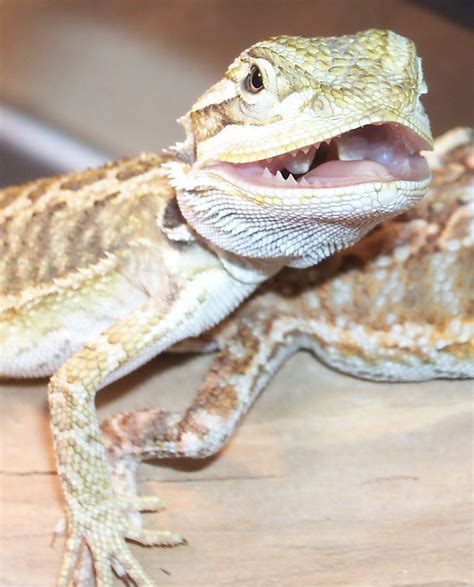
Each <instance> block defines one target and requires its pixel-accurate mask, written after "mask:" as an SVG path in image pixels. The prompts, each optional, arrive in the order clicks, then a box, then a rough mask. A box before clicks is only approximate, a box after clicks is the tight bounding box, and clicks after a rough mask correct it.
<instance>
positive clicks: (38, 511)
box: [0, 353, 474, 587]
mask: <svg viewBox="0 0 474 587" xmlns="http://www.w3.org/2000/svg"><path fill="white" fill-rule="evenodd" d="M208 363H209V357H194V358H190V357H172V356H168V357H162V358H158V359H156V360H155V361H154V362H153V363H151V364H150V365H148V366H146V367H145V368H143V369H141V370H140V371H139V372H138V373H135V374H132V375H131V376H129V377H128V378H126V379H125V380H123V381H120V382H116V383H115V384H113V385H112V386H111V387H110V388H109V389H107V390H105V391H104V392H102V394H101V397H100V400H99V403H100V414H101V415H102V416H104V415H105V414H109V413H111V412H115V411H117V410H122V409H125V408H127V409H129V408H132V407H139V406H145V405H155V406H158V405H159V406H161V407H169V408H174V409H180V408H183V407H184V406H185V405H186V404H187V402H188V401H189V397H190V396H191V393H192V391H193V389H195V388H196V381H198V380H199V377H201V376H202V375H203V373H204V372H205V369H206V366H207V365H208ZM0 404H1V435H2V437H1V460H2V463H1V469H2V476H1V490H2V502H1V507H2V509H1V536H0V540H1V544H0V550H1V557H2V560H1V575H0V584H1V586H2V587H48V586H52V585H53V584H54V577H55V573H56V569H57V566H58V561H59V558H60V555H61V549H62V542H63V541H62V538H58V539H57V540H56V541H55V543H54V545H52V536H53V530H54V527H55V526H56V523H57V521H58V518H59V517H60V515H61V508H62V496H61V492H60V488H59V483H58V479H57V476H56V473H55V467H54V459H53V454H52V451H51V439H50V435H49V428H48V415H47V405H46V382H45V381H41V382H28V383H25V382H23V383H6V384H4V385H3V386H2V388H1V390H0ZM473 415H474V410H473V395H472V384H471V383H469V382H455V383H453V382H430V383H424V384H396V385H395V384H394V385H382V384H375V383H368V382H364V381H358V380H355V379H352V378H349V377H345V376H343V375H339V374H337V373H334V372H332V371H330V370H328V369H327V368H325V367H324V366H322V365H320V364H319V363H317V362H316V361H314V360H313V359H312V358H311V357H310V355H308V354H305V353H300V354H298V355H297V356H296V357H294V358H293V359H292V360H290V361H289V362H288V363H287V364H286V366H285V368H284V369H283V370H282V371H281V372H280V373H279V375H278V376H277V378H276V379H275V380H274V381H273V383H272V385H271V386H270V387H269V388H268V389H267V390H266V392H265V394H264V395H263V396H262V398H261V399H260V401H259V402H258V403H257V405H256V406H255V408H254V409H253V411H252V412H251V414H250V415H249V417H248V418H247V420H246V421H245V422H244V424H243V426H242V427H241V428H240V430H239V433H238V435H237V436H236V437H235V438H234V439H233V440H232V442H231V443H230V445H229V446H228V447H227V449H226V450H225V451H224V452H223V453H222V454H220V455H219V456H218V457H217V458H215V459H211V460H208V461H206V462H204V463H185V464H182V465H176V463H174V464H172V465H173V466H170V464H167V465H166V466H163V465H158V464H156V463H155V464H144V465H143V466H142V467H141V469H140V479H141V492H142V493H146V494H150V493H153V494H157V495H160V496H161V497H162V498H163V499H164V500H165V501H166V503H167V505H168V509H167V510H166V511H165V512H164V513H161V514H159V515H148V518H147V524H148V525H150V526H155V527H158V526H161V527H166V528H169V529H173V530H176V531H179V532H181V533H183V534H184V535H185V536H186V538H187V539H188V541H189V544H188V545H187V546H182V547H179V548H175V549H159V548H151V549H145V548H141V547H139V546H136V547H133V550H134V552H135V553H136V556H137V557H138V558H139V560H140V561H141V562H142V563H143V565H144V567H145V568H146V569H147V570H148V572H149V573H150V574H151V575H152V576H153V577H154V578H155V580H156V582H157V584H158V585H159V586H166V585H169V586H180V587H186V586H220V585H225V586H229V585H235V586H237V585H239V586H241V585H243V586H246V585H248V586H252V587H253V586H258V587H264V586H265V587H266V586H275V585H281V586H291V587H295V586H300V585H311V586H324V587H326V586H364V587H371V586H374V587H379V586H380V587H386V586H387V587H388V586H393V587H395V586H396V587H402V586H410V587H414V586H416V587H422V586H425V587H426V586H430V587H435V586H436V587H448V586H449V587H461V586H463V587H466V586H468V585H473V584H474V578H473V564H474V562H473V530H474V528H473V509H472V508H473V503H472V489H473V444H472V442H473ZM117 584H119V582H118V581H117Z"/></svg>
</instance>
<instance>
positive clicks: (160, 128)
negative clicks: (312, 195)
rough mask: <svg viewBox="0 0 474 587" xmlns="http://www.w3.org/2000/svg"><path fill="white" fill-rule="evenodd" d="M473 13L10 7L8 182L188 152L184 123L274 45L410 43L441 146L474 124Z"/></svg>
mask: <svg viewBox="0 0 474 587" xmlns="http://www.w3.org/2000/svg"><path fill="white" fill-rule="evenodd" d="M473 7H474V2H472V0H438V1H436V0H333V1H332V2H328V1H327V0H229V1H225V0H174V1H172V0H168V1H165V0H162V1H160V0H128V1H126V0H102V1H100V0H94V1H88V0H75V1H72V0H69V1H68V0H62V1H61V2H59V1H51V0H31V1H29V0H4V1H3V2H1V3H0V10H1V15H0V16H1V19H0V51H1V53H0V57H1V88H0V89H1V102H2V109H1V110H0V148H1V153H0V162H1V178H0V180H1V181H2V183H3V185H6V184H10V183H15V182H18V181H21V180H24V179H29V178H32V177H35V176H38V175H42V174H46V173H52V172H55V171H63V170H68V169H73V168H76V169H79V168H84V167H87V166H90V165H96V164H98V163H100V162H101V161H102V160H103V159H106V158H113V157H119V156H123V155H134V154H137V153H139V152H140V151H144V150H152V151H156V150H159V149H161V148H163V147H166V146H168V145H170V144H172V143H173V142H175V141H176V140H180V139H181V138H182V136H183V135H182V131H181V129H180V127H179V126H178V125H177V124H176V122H175V120H176V118H178V117H179V116H180V115H182V114H184V113H185V112H186V111H187V109H188V108H189V106H190V105H191V104H192V103H193V101H194V100H195V98H196V97H197V96H198V95H199V94H200V93H202V92H203V91H204V90H205V89H206V88H207V87H208V86H209V85H210V84H211V83H213V82H214V81H216V80H217V79H219V78H220V77H221V74H222V72H223V71H224V69H225V68H226V66H227V65H228V64H229V63H230V62H231V61H232V60H233V58H234V57H235V56H236V55H237V54H238V53H239V52H240V51H241V50H243V49H244V48H246V47H247V46H248V45H251V44H252V43H254V42H256V41H258V40H261V39H262V38H264V37H267V36H270V35H277V34H291V35H303V36H320V35H341V34H347V33H353V32H357V31H359V30H363V29H367V28H371V27H378V28H389V29H392V30H394V31H396V32H398V33H401V34H403V35H406V36H408V37H410V38H412V39H414V40H415V42H416V43H417V46H418V51H419V53H420V55H421V56H422V58H423V61H424V68H425V73H426V77H427V80H428V84H429V88H430V93H429V95H428V96H426V97H425V98H424V102H425V105H426V107H427V109H428V111H429V113H430V116H431V120H432V124H433V131H434V134H435V135H438V134H440V133H442V132H444V131H445V130H447V129H449V128H451V127H452V126H455V125H460V124H464V125H465V124H472V123H473V122H474V121H473V75H472V56H473V55H474V35H473V19H474V8H473ZM51 129H56V131H59V132H51ZM68 137H69V138H70V139H72V140H68Z"/></svg>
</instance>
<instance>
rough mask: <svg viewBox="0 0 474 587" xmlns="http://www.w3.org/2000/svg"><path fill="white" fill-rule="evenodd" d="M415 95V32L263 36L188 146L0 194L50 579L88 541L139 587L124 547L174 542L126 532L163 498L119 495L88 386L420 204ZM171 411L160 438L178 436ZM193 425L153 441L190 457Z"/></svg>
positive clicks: (4, 329)
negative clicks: (41, 456) (62, 505)
mask: <svg viewBox="0 0 474 587" xmlns="http://www.w3.org/2000/svg"><path fill="white" fill-rule="evenodd" d="M425 91H426V86H425V84H424V81H423V76H422V72H421V64H420V60H419V58H418V57H417V56H416V52H415V48H414V45H413V43H411V42H410V41H408V40H407V39H404V38H402V37H400V36H398V35H396V34H394V33H391V32H387V31H375V30H374V31H366V32H364V33H360V34H358V35H353V36H346V37H340V38H328V39H318V38H314V39H304V38H300V37H275V38H272V39H269V40H267V41H264V42H262V43H258V44H256V45H254V46H253V47H251V48H250V49H248V50H247V51H244V53H242V54H241V55H240V57H238V58H237V59H236V60H235V61H234V63H233V64H232V65H231V66H230V68H229V69H228V71H227V72H226V74H225V76H224V78H223V80H222V81H221V82H219V83H218V84H216V85H215V86H213V87H212V88H211V89H210V90H209V91H208V92H206V94H204V95H203V96H202V97H201V98H200V99H199V100H198V101H197V102H196V104H195V105H194V106H193V108H192V109H191V111H190V112H189V113H188V114H187V115H186V117H184V119H183V121H182V122H183V125H184V127H185V130H186V133H187V138H186V141H185V142H184V143H181V144H178V145H176V146H175V147H174V148H173V149H170V151H169V152H166V153H163V154H162V155H142V156H141V157H139V158H137V159H132V160H127V161H121V162H118V163H113V164H110V165H107V166H105V167H103V168H100V169H97V170H92V171H88V172H84V173H79V174H72V175H69V176H64V177H59V178H53V179H46V180H40V181H37V182H33V183H30V184H27V185H25V186H20V187H19V188H11V189H7V190H4V191H2V192H0V205H1V215H0V247H1V249H0V250H1V257H0V259H1V260H0V283H1V287H2V290H1V299H0V312H1V313H0V341H1V343H0V345H1V348H0V374H2V375H4V376H18V377H32V376H44V375H46V374H52V377H51V381H50V385H49V403H50V410H51V421H52V430H53V435H54V443H55V451H56V457H57V462H58V472H59V475H60V478H61V482H62V486H63V490H64V494H65V497H66V502H67V521H68V530H67V541H66V551H65V555H64V558H63V562H62V566H61V570H60V573H59V579H58V585H60V586H66V585H69V584H70V583H71V581H72V580H73V575H74V573H75V572H76V571H77V572H78V573H79V579H78V580H79V581H80V582H83V583H84V582H87V581H91V580H92V579H93V576H92V574H91V573H88V571H87V568H88V564H87V555H86V554H84V557H83V558H82V561H83V562H82V563H79V562H78V560H79V556H80V553H81V549H82V548H84V547H85V545H87V547H88V549H89V551H90V553H91V555H92V561H93V567H94V571H95V578H96V580H97V584H98V585H100V586H102V587H104V586H109V585H111V584H112V566H113V567H114V569H115V570H116V571H117V572H118V573H119V574H123V575H125V574H126V575H128V576H129V578H131V579H132V580H133V581H135V583H136V584H137V585H138V586H150V585H152V584H153V583H152V581H151V579H150V578H149V577H147V575H146V574H145V573H144V571H143V570H142V569H141V567H140V566H139V565H138V563H137V562H136V560H135V559H134V558H133V557H132V555H131V553H130V551H129V549H128V547H127V544H126V539H133V540H136V541H138V542H142V543H143V544H177V543H179V542H181V541H182V539H181V537H180V536H177V535H176V534H173V533H171V532H166V531H162V532H150V531H145V530H142V529H141V528H140V527H139V525H136V524H134V521H136V515H134V513H135V512H137V511H140V510H142V509H148V510H149V509H155V510H158V509H160V508H161V507H162V506H161V503H160V501H159V500H158V498H146V497H142V498H139V497H136V496H134V495H133V493H130V494H129V495H126V494H125V495H124V494H122V493H121V492H120V491H119V490H117V485H115V486H112V480H111V469H110V461H109V460H108V458H107V453H106V450H105V448H104V445H103V443H102V439H101V432H100V429H99V426H98V423H97V418H96V414H95V405H94V399H95V395H96V393H97V391H98V390H99V389H101V388H102V387H103V386H104V385H106V384H108V383H109V382H111V381H113V380H114V379H117V378H118V377H121V376H122V375H124V374H125V373H128V372H129V371H132V370H133V369H136V368H137V367H139V366H140V365H141V364H143V363H144V362H146V361H147V360H149V359H150V358H151V357H153V356H155V355H157V354H158V353H160V352H161V351H163V350H165V349H166V348H168V347H170V346H171V345H173V344H174V343H176V342H178V341H180V340H183V339H186V338H189V337H195V336H198V335H199V334H201V333H202V332H204V331H205V330H208V329H209V328H211V327H213V326H215V325H216V324H217V323H218V322H220V321H221V320H223V319H224V318H225V317H226V316H227V315H228V314H229V313H230V312H231V311H232V310H233V309H235V308H236V307H237V306H238V305H239V304H240V303H241V302H242V301H243V299H244V298H245V297H247V296H249V295H250V294H251V293H252V292H253V291H254V290H255V289H256V288H257V287H258V285H259V284H260V283H262V282H263V281H265V280H266V279H268V278H269V277H271V276H272V275H274V274H276V273H277V272H278V271H279V270H280V269H282V268H283V267H285V266H291V267H308V266H311V265H314V264H316V263H318V262H319V261H321V260H322V259H324V258H325V257H327V256H328V255H330V254H332V253H333V252H335V251H337V250H339V249H343V248H345V247H348V246H350V245H352V244H354V243H355V242H356V241H357V240H359V239H360V238H361V237H362V236H364V235H365V234H366V233H367V232H368V231H369V230H370V229H371V228H373V227H374V226H375V225H376V224H378V223H379V222H381V221H383V220H386V219H388V218H390V217H392V216H394V215H396V214H399V213H400V212H403V211H405V210H407V209H408V208H410V207H411V206H413V205H414V204H416V202H417V201H418V200H419V199H420V198H421V197H422V196H423V195H424V193H425V192H426V189H427V186H428V183H429V177H428V173H427V171H426V169H425V168H424V167H423V159H422V158H421V157H420V156H419V155H418V154H417V153H418V151H419V150H420V149H422V148H423V149H424V148H429V147H430V144H431V135H430V130H429V122H428V119H427V116H426V114H425V112H424V110H423V107H422V105H421V103H420V100H419V98H420V95H421V94H423V93H425ZM367 125H370V126H367ZM362 127H364V128H362ZM341 134H342V136H339V135H341ZM323 141H329V142H330V143H331V144H330V145H321V144H320V143H322V142H323ZM300 148H302V149H304V150H303V151H300V150H299V149H300ZM308 149H309V152H310V154H311V157H310V156H309V155H308ZM358 149H359V151H358ZM295 150H298V152H295V153H292V154H291V153H289V151H295ZM335 150H336V151H337V155H335ZM361 153H362V155H361ZM313 154H314V159H313ZM318 154H319V155H318ZM339 155H341V156H340V157H339ZM369 155H370V156H369ZM275 157H276V158H275ZM318 157H320V158H321V157H322V160H323V161H324V160H326V161H327V162H326V163H323V164H321V161H320V160H318ZM269 158H272V159H269ZM263 159H265V160H267V159H268V161H263V162H262V163H259V161H262V160H263ZM310 159H311V160H310ZM360 160H362V163H358V161H360ZM282 162H284V165H283V163H282ZM400 162H401V163H400ZM310 163H311V168H310ZM280 164H281V165H283V167H284V168H283V172H284V173H285V174H286V173H288V174H289V176H288V177H287V180H284V179H283V176H282V175H281V176H280V175H279V173H280V171H281V170H280V168H279V167H278V166H279V165H280ZM324 165H326V168H325V171H324ZM266 166H269V167H270V168H272V170H273V171H271V172H270V171H268V170H267V172H266V179H261V178H260V175H261V173H260V172H261V171H263V169H264V167H266ZM301 166H303V167H301ZM273 167H275V169H273ZM290 168H291V169H290ZM255 169H257V173H255ZM336 169H337V171H336ZM312 170H313V171H314V173H313V171H312ZM249 173H250V175H249ZM262 177H263V176H262ZM321 177H322V178H323V179H321ZM297 180H298V182H297ZM305 182H306V183H305ZM263 334H264V333H263V332H262V335H263ZM328 340H329V339H328ZM245 344H247V343H245ZM325 344H326V343H325ZM327 344H329V342H328V343H327ZM252 345H253V346H252ZM254 347H255V349H256V348H257V347H256V346H255V344H254V343H252V344H247V346H246V348H250V349H251V348H254ZM285 352H287V351H285ZM277 355H278V356H276V355H275V357H271V360H272V361H273V360H275V361H276V363H275V365H276V364H277V363H278V362H279V360H280V354H279V353H277ZM328 360H329V359H328ZM253 364H254V362H252V361H248V360H246V359H242V362H241V363H240V367H239V364H237V365H235V364H234V363H232V367H233V368H235V369H236V371H235V372H236V374H237V375H238V374H239V373H240V371H242V372H245V369H247V368H248V369H251V368H252V365H253ZM229 365H230V363H229V364H228V365H227V367H229ZM227 367H226V365H223V366H222V370H221V373H220V376H221V377H222V378H224V379H225V378H226V377H227V376H229V377H230V375H231V374H230V372H229V369H228V368H227ZM362 374H364V373H362ZM253 388H254V389H255V390H257V389H258V388H259V385H257V386H254V387H253ZM230 389H231V388H230V387H229V390H230ZM211 397H214V396H212V394H211ZM214 400H215V410H216V411H217V412H219V414H220V413H221V412H222V410H224V411H225V412H226V413H229V414H237V415H238V414H239V413H242V409H241V407H240V404H239V401H238V398H236V397H234V396H233V395H232V394H231V393H230V392H229V394H228V395H226V394H225V393H218V392H217V391H216V394H215V397H214ZM236 410H237V411H236ZM239 411H240V412H239ZM164 418H165V420H166V421H163V422H162V423H161V428H160V430H162V429H163V430H165V431H166V430H168V432H166V434H168V433H169V434H172V427H171V429H169V426H171V424H172V423H170V421H169V419H168V416H164ZM191 420H192V419H191ZM147 430H150V427H149V426H147V425H146V422H144V423H143V434H145V436H146V431H147ZM151 430H153V427H152V428H151ZM186 432H187V435H186V434H184V435H182V437H181V440H182V441H183V442H181V448H180V449H179V450H178V449H177V448H176V446H177V445H176V442H175V441H176V439H175V438H174V437H172V436H170V437H169V438H168V437H166V434H165V440H166V439H168V440H170V441H171V444H170V445H169V446H170V447H174V448H171V450H170V451H168V452H171V454H175V453H176V454H191V455H192V454H193V446H194V445H193V442H195V441H196V439H198V440H199V439H200V438H201V435H202V434H204V433H206V430H205V428H199V426H197V425H193V427H192V430H187V431H186ZM221 437H222V435H221ZM109 438H110V435H109ZM139 440H140V439H139ZM141 440H142V441H143V442H142V445H143V447H144V448H143V450H142V449H140V448H139V446H140V442H137V443H135V442H132V445H133V452H134V454H136V455H137V456H139V457H140V458H144V457H145V456H147V455H151V454H153V451H154V450H155V452H156V453H157V454H160V455H161V454H163V451H164V452H166V449H164V448H163V437H162V436H160V435H158V436H157V437H154V436H153V435H152V436H151V437H148V436H146V438H145V437H143V436H142V437H141ZM173 443H174V444H173ZM220 444H222V438H221V439H220V440H218V442H215V443H214V447H216V446H219V445H220ZM154 447H155V448H154ZM107 448H108V449H109V450H108V453H109V457H110V458H112V459H114V458H115V457H117V455H118V457H117V458H119V457H120V456H121V454H122V453H120V450H119V449H117V450H118V452H117V455H115V454H114V448H113V446H112V445H111V444H110V443H109V442H107ZM112 462H113V461H112ZM115 473H116V469H114V474H115ZM115 476H116V477H118V476H117V475H115ZM118 481H120V479H118ZM125 489H127V483H125ZM128 514H130V515H128ZM83 552H87V551H83ZM84 569H85V570H84ZM77 576H78V575H77V573H76V578H77Z"/></svg>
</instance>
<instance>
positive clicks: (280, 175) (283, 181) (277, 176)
mask: <svg viewBox="0 0 474 587" xmlns="http://www.w3.org/2000/svg"><path fill="white" fill-rule="evenodd" d="M275 177H276V179H277V181H278V182H280V183H285V179H284V177H283V175H282V174H281V171H280V170H278V171H277V172H276V176H275Z"/></svg>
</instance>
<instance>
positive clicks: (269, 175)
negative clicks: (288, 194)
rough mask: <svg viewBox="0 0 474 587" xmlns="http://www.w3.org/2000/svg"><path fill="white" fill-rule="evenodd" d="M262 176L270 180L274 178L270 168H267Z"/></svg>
mask: <svg viewBox="0 0 474 587" xmlns="http://www.w3.org/2000/svg"><path fill="white" fill-rule="evenodd" d="M262 176H263V177H264V178H265V179H270V178H271V177H273V175H272V174H271V172H270V170H269V169H268V167H265V169H264V170H263V173H262Z"/></svg>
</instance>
